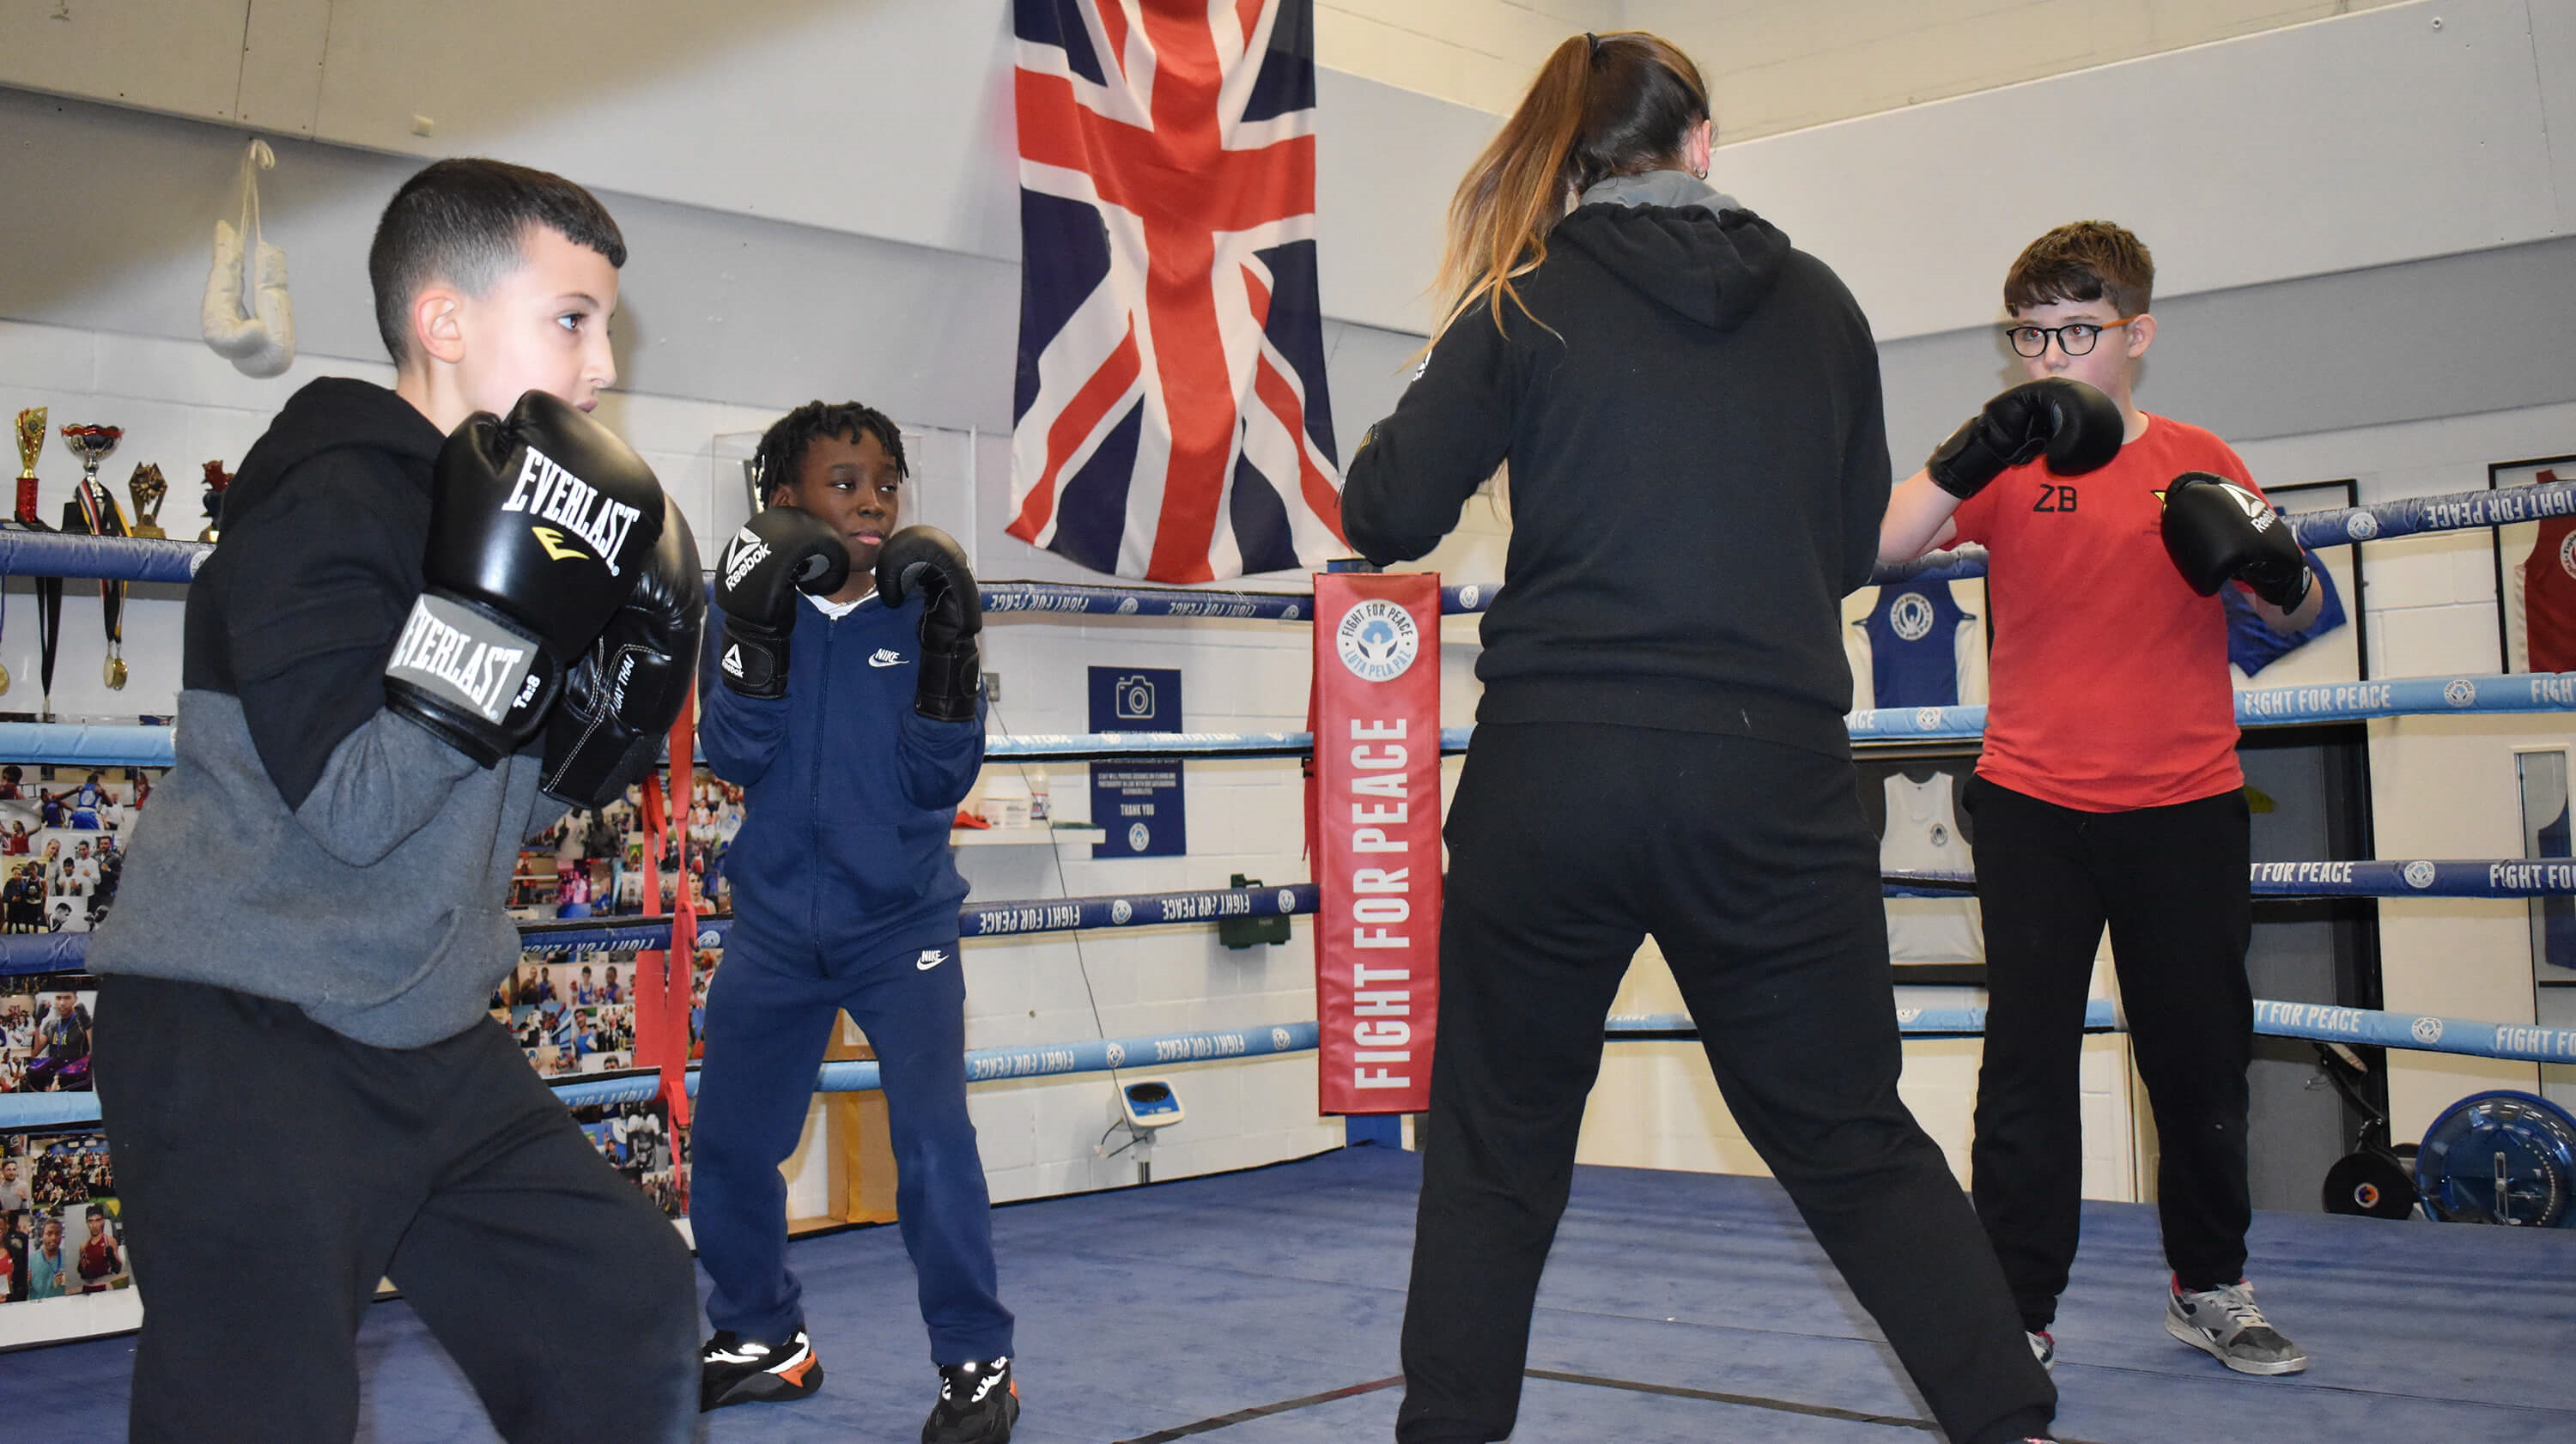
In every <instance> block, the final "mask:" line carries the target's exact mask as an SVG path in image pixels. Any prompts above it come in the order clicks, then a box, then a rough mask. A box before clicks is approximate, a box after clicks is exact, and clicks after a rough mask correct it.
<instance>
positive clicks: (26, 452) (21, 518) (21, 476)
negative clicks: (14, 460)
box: [0, 406, 47, 531]
mask: <svg viewBox="0 0 2576 1444" xmlns="http://www.w3.org/2000/svg"><path fill="white" fill-rule="evenodd" d="M44 449H45V408H43V407H41V406H31V407H28V408H27V409H26V410H24V411H21V412H19V413H18V508H17V510H16V511H15V512H13V513H11V515H10V516H9V517H8V519H7V521H6V522H0V525H14V526H20V527H24V528H26V529H27V530H29V531H44V530H46V529H47V528H46V526H45V524H44V523H43V522H42V521H40V520H38V519H37V517H36V458H37V456H38V455H40V454H42V453H43V451H44Z"/></svg>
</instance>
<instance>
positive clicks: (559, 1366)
mask: <svg viewBox="0 0 2576 1444" xmlns="http://www.w3.org/2000/svg"><path fill="white" fill-rule="evenodd" d="M97 1058H98V1098H99V1106H100V1109H101V1111H102V1112H103V1113H104V1114H105V1117H106V1123H107V1128H108V1132H109V1136H110V1140H111V1143H110V1146H111V1147H112V1148H113V1149H114V1153H113V1158H114V1160H115V1169H116V1183H117V1192H118V1194H119V1195H120V1197H121V1198H122V1200H123V1204H124V1221H125V1228H126V1241H127V1243H128V1244H129V1245H130V1246H131V1249H132V1256H133V1260H134V1280H135V1286H136V1287H137V1288H138V1289H140V1290H141V1291H142V1295H143V1305H144V1313H143V1333H142V1337H141V1339H140V1340H139V1341H138V1342H137V1343H136V1345H135V1350H134V1386H133V1398H132V1403H131V1405H130V1406H129V1409H128V1422H127V1430H128V1437H129V1438H130V1439H131V1440H132V1441H134V1444H165V1441H166V1444H183V1441H184V1444H227V1441H241V1444H253V1441H257V1444H344V1441H346V1440H348V1439H349V1438H350V1437H351V1436H352V1435H353V1434H354V1433H355V1431H356V1429H357V1426H358V1422H359V1420H358V1415H359V1409H358V1351H357V1340H356V1335H357V1332H358V1322H359V1317H360V1315H361V1314H362V1313H363V1312H364V1310H365V1308H366V1306H367V1304H368V1302H369V1301H371V1300H372V1299H373V1298H374V1297H375V1293H376V1283H377V1280H378V1279H380V1278H385V1277H390V1278H392V1280H393V1281H394V1284H395V1286H396V1287H398V1288H400V1289H401V1290H402V1291H403V1294H404V1297H405V1298H406V1299H407V1300H409V1302H410V1304H411V1306H412V1310H413V1311H414V1312H415V1313H417V1314H418V1315H419V1316H420V1318H421V1320H422V1322H424V1323H426V1324H427V1325H428V1326H429V1330H430V1332H431V1333H432V1334H434V1335H436V1336H437V1338H438V1341H439V1343H440V1344H442V1345H443V1346H445V1348H446V1350H447V1353H448V1356H449V1357H450V1358H452V1359H454V1360H455V1361H456V1364H457V1367H458V1368H460V1369H462V1370H463V1371H464V1373H465V1377H466V1378H467V1379H468V1380H470V1381H471V1382H472V1383H473V1385H474V1390H475V1392H476V1393H477V1394H478V1395H480V1396H481V1399H482V1402H483V1407H484V1409H485V1411H486V1412H487V1413H488V1414H489V1415H490V1416H491V1420H492V1425H493V1427H494V1429H495V1430H496V1431H498V1432H499V1434H500V1435H501V1437H502V1438H504V1439H507V1440H509V1441H511V1444H598V1441H602V1440H612V1439H613V1440H618V1441H621V1444H623V1441H637V1444H667V1441H679V1440H685V1439H688V1438H689V1437H690V1436H691V1434H692V1433H693V1431H694V1430H695V1428H696V1425H697V1416H698V1407H697V1406H698V1361H697V1344H698V1337H697V1289H696V1280H695V1278H694V1276H693V1275H694V1271H693V1270H692V1268H691V1267H690V1263H689V1253H688V1249H687V1247H686V1246H685V1245H683V1244H682V1243H681V1242H680V1238H679V1235H678V1233H677V1231H676V1230H674V1229H673V1228H672V1227H671V1223H670V1221H669V1220H668V1219H665V1218H663V1217H662V1216H661V1214H660V1213H659V1212H658V1211H657V1210H656V1209H654V1208H653V1206H652V1205H651V1204H649V1203H647V1202H646V1201H645V1199H644V1196H643V1195H642V1194H641V1193H639V1192H637V1191H636V1189H635V1187H634V1185H632V1184H630V1183H628V1182H627V1181H626V1180H625V1179H623V1178H620V1177H618V1175H617V1172H616V1170H615V1169H613V1168H611V1167H610V1166H609V1164H608V1161H607V1160H606V1159H603V1158H601V1157H600V1156H599V1154H598V1152H597V1150H595V1149H593V1148H592V1147H591V1146H590V1143H589V1141H588V1140H587V1139H585V1138H583V1137H582V1135H581V1130H580V1129H579V1128H578V1127H577V1126H575V1125H574V1123H573V1121H572V1115H571V1114H570V1113H569V1112H568V1111H567V1110H566V1109H565V1108H564V1106H563V1104H562V1103H560V1102H558V1101H557V1100H556V1098H555V1095H554V1092H553V1090H551V1089H549V1088H547V1087H546V1086H545V1084H544V1083H543V1082H541V1081H539V1079H538V1078H537V1075H536V1070H534V1069H532V1068H530V1067H529V1066H528V1061H527V1058H526V1056H525V1055H523V1054H522V1053H520V1051H519V1049H518V1046H517V1045H516V1044H515V1043H513V1042H512V1041H511V1039H510V1036H509V1035H508V1034H507V1033H505V1032H503V1031H502V1030H501V1028H500V1027H499V1026H497V1025H496V1024H494V1023H492V1022H490V1021H488V1020H485V1021H478V1022H476V1023H475V1024H474V1026H472V1027H470V1028H468V1029H466V1030H465V1031H464V1032H462V1033H459V1034H457V1035H456V1036H455V1037H452V1038H449V1039H446V1040H445V1041H443V1042H438V1043H433V1044H431V1045H429V1046H428V1047H426V1048H413V1049H403V1050H397V1049H388V1048H374V1047H369V1046H368V1045H366V1044H364V1043H359V1042H356V1041H353V1040H351V1039H349V1038H345V1037H342V1036H341V1035H340V1034H338V1033H335V1032H332V1031H331V1030H330V1029H328V1028H325V1027H323V1026H322V1025H320V1024H319V1023H316V1022H314V1021H313V1020H312V1019H310V1018H307V1017H305V1016H304V1014H303V1012H302V1010H300V1009H298V1008H295V1007H293V1006H291V1005H289V1004H286V1003H279V1002H272V1001H270V1000H268V999H265V998H255V997H252V996H250V995H249V994H247V993H238V992H234V991H232V990H230V989H226V988H214V987H206V986H203V985H200V984H196V983H182V982H172V981H168V980H164V979H160V978H146V977H124V976H119V977H108V978H102V979H100V980H99V988H98V1041H97ZM426 1424H427V1421H418V1420H415V1421H410V1423H408V1424H406V1423H405V1422H404V1421H401V1420H386V1419H379V1420H377V1421H376V1427H377V1430H378V1432H379V1433H383V1434H387V1435H388V1436H390V1437H418V1434H417V1431H418V1430H419V1429H420V1428H422V1427H425V1426H426Z"/></svg>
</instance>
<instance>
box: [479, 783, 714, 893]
mask: <svg viewBox="0 0 2576 1444" xmlns="http://www.w3.org/2000/svg"><path fill="white" fill-rule="evenodd" d="M668 780H669V779H668V774H667V772H666V773H665V777H664V781H665V783H666V784H667V782H668ZM639 793H640V790H639V789H634V788H630V789H628V790H627V794H626V798H625V800H623V801H618V802H612V803H610V804H609V805H608V806H606V807H603V808H600V809H598V810H597V811H587V810H585V811H577V812H572V813H569V814H566V815H565V817H564V819H563V820H562V821H561V822H558V823H556V824H555V825H554V826H553V827H551V828H549V829H547V830H546V831H545V832H544V833H543V834H542V835H540V836H539V837H537V838H536V839H535V840H533V841H531V842H530V843H529V844H528V845H527V846H526V847H525V848H522V849H521V850H520V853H519V867H518V872H517V875H516V876H515V877H514V878H513V879H512V883H511V888H510V900H509V908H510V912H511V914H512V915H513V916H515V917H517V918H519V919H521V920H522V921H526V922H541V921H547V920H553V919H572V918H590V917H621V916H623V917H632V916H634V915H636V914H638V913H641V912H642V911H643V909H644V880H645V876H646V868H645V866H644V846H645V825H644V823H645V819H644V816H643V811H642V807H641V805H640V802H639V801H638V798H639ZM691 793H692V796H691V799H690V803H689V809H688V814H687V817H686V819H685V821H684V824H683V827H682V828H680V829H676V830H674V829H667V828H666V829H665V830H664V833H663V846H662V856H661V859H660V872H661V883H660V889H659V892H660V898H659V901H660V904H661V911H664V912H668V911H670V908H671V905H672V901H673V899H675V898H676V897H678V895H679V890H680V888H681V886H682V885H683V884H684V883H685V884H686V885H687V887H688V888H689V893H690V898H691V900H692V901H693V902H695V903H696V905H697V909H698V911H699V912H700V913H701V914H704V913H709V912H724V911H726V910H728V909H729V908H730V907H731V905H732V897H731V890H730V889H729V888H728V887H727V886H726V884H725V880H724V856H725V853H726V851H727V850H728V849H730V848H731V847H732V846H733V840H734V835H735V834H736V833H738V832H740V831H741V830H742V789H741V788H739V787H736V786H734V785H732V784H731V783H727V782H719V781H717V780H715V779H714V778H711V777H707V776H705V775H703V774H701V775H700V776H699V777H698V778H697V780H696V783H695V785H694V786H693V787H692V788H691ZM684 834H685V836H686V838H687V841H688V850H687V864H686V867H685V869H684V868H683V866H682V860H681V854H680V841H681V838H682V836H683V835H684Z"/></svg>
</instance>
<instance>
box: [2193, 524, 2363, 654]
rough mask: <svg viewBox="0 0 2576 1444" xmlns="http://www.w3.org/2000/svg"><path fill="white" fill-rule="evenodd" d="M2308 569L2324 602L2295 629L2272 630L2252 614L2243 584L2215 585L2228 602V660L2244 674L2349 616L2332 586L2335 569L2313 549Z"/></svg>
mask: <svg viewBox="0 0 2576 1444" xmlns="http://www.w3.org/2000/svg"><path fill="white" fill-rule="evenodd" d="M2308 570H2309V571H2312V572H2314V573H2316V575H2317V586H2318V587H2319V588H2321V589H2322V590H2323V591H2324V593H2325V605H2324V606H2323V607H2321V608H2319V609H2318V611H2317V619H2316V620H2315V621H2313V622H2310V623H2309V624H2308V625H2307V626H2306V627H2305V628H2303V629H2301V630H2299V631H2296V632H2276V631H2273V630H2272V627H2271V624H2270V623H2268V622H2265V621H2264V620H2263V619H2262V618H2261V617H2258V616H2256V615H2254V603H2253V601H2252V599H2250V598H2248V597H2247V596H2246V595H2245V589H2244V588H2243V587H2239V586H2233V585H2230V586H2224V587H2220V588H2219V589H2218V596H2219V600H2220V601H2222V602H2224V603H2225V604H2226V606H2227V660H2229V661H2231V662H2233V663H2235V664H2236V666H2237V668H2238V669H2239V670H2241V671H2242V672H2244V674H2245V675H2246V676H2248V677H2251V676H2253V675H2254V674H2255V673H2257V672H2260V671H2262V670H2263V669H2264V668H2266V667H2268V666H2271V665H2272V664H2273V663H2274V662H2277V661H2279V660H2281V659H2282V658H2283V657H2286V656H2288V655H2290V654H2291V653H2292V652H2295V651H2297V650H2299V649H2300V648H2301V647H2304V646H2306V645H2307V644H2308V643H2310V642H2313V641H2315V640H2316V639H2317V638H2319V637H2322V636H2324V635H2325V634H2326V633H2328V632H2331V631H2333V630H2334V629H2335V628H2337V627H2340V626H2342V625H2343V624H2344V622H2345V621H2346V620H2348V619H2347V618H2346V617H2345V616H2344V612H2343V596H2342V594H2341V593H2339V592H2337V591H2336V590H2335V582H2334V573H2332V572H2329V571H2327V570H2326V566H2325V563H2323V562H2321V561H2318V560H2317V554H2316V553H2315V552H2309V553H2308Z"/></svg>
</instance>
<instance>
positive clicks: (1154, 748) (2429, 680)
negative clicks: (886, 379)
mask: <svg viewBox="0 0 2576 1444" xmlns="http://www.w3.org/2000/svg"><path fill="white" fill-rule="evenodd" d="M2571 485H2576V483H2571ZM2571 711H2576V672H2515V673H2511V674H2504V675H2486V676H2474V677H2469V676H2462V677H2400V678H2392V679H2390V680H2388V681H2384V682H2337V683H2322V684H2316V685H2310V686H2297V687H2250V688H2247V689H2245V690H2243V691H2240V692H2238V693H2237V694H2236V721H2237V724H2238V725H2239V726H2244V727H2295V726H2302V725H2305V724H2308V723H2312V722H2357V721H2365V720H2368V719H2371V718H2375V717H2440V716H2458V715H2469V714H2485V715H2493V714H2498V713H2524V712H2571ZM1843 723H1844V725H1845V726H1846V727H1847V728H1849V729H1850V732H1851V737H1852V740H1853V741H1855V742H1890V741H1898V742H1904V741H1967V740H1973V739H1975V738H1977V737H1980V736H1982V735H1984V732H1985V727H1986V709H1985V708H1983V707H1881V708H1877V709H1875V710H1871V711H1863V712H1853V713H1851V714H1849V715H1847V716H1846V717H1844V718H1843ZM1475 730H1476V729H1475V728H1473V727H1443V728H1441V729H1440V750H1441V751H1442V752H1443V753H1456V752H1464V751H1466V750H1467V743H1468V741H1469V739H1470V738H1472V737H1473V736H1474V735H1475ZM170 734H171V729H169V728H167V727H151V726H136V725H131V724H113V725H111V724H105V723H66V722H0V758H5V759H7V760H9V761H13V762H24V763H30V764H45V765H50V766H56V767H167V766H169V765H170V763H171V758H172V749H171V742H170ZM1314 745H1315V734H1313V733H1312V732H1042V733H1034V734H1030V735H1027V736H1020V737H991V738H987V739H986V740H985V744H984V755H985V756H986V757H988V758H992V759H995V760H1000V761H1027V762H1037V761H1064V762H1080V761H1098V760H1102V759H1105V758H1113V757H1138V758H1153V757H1303V756H1305V755H1307V754H1308V753H1309V752H1311V751H1313V750H1314Z"/></svg>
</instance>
